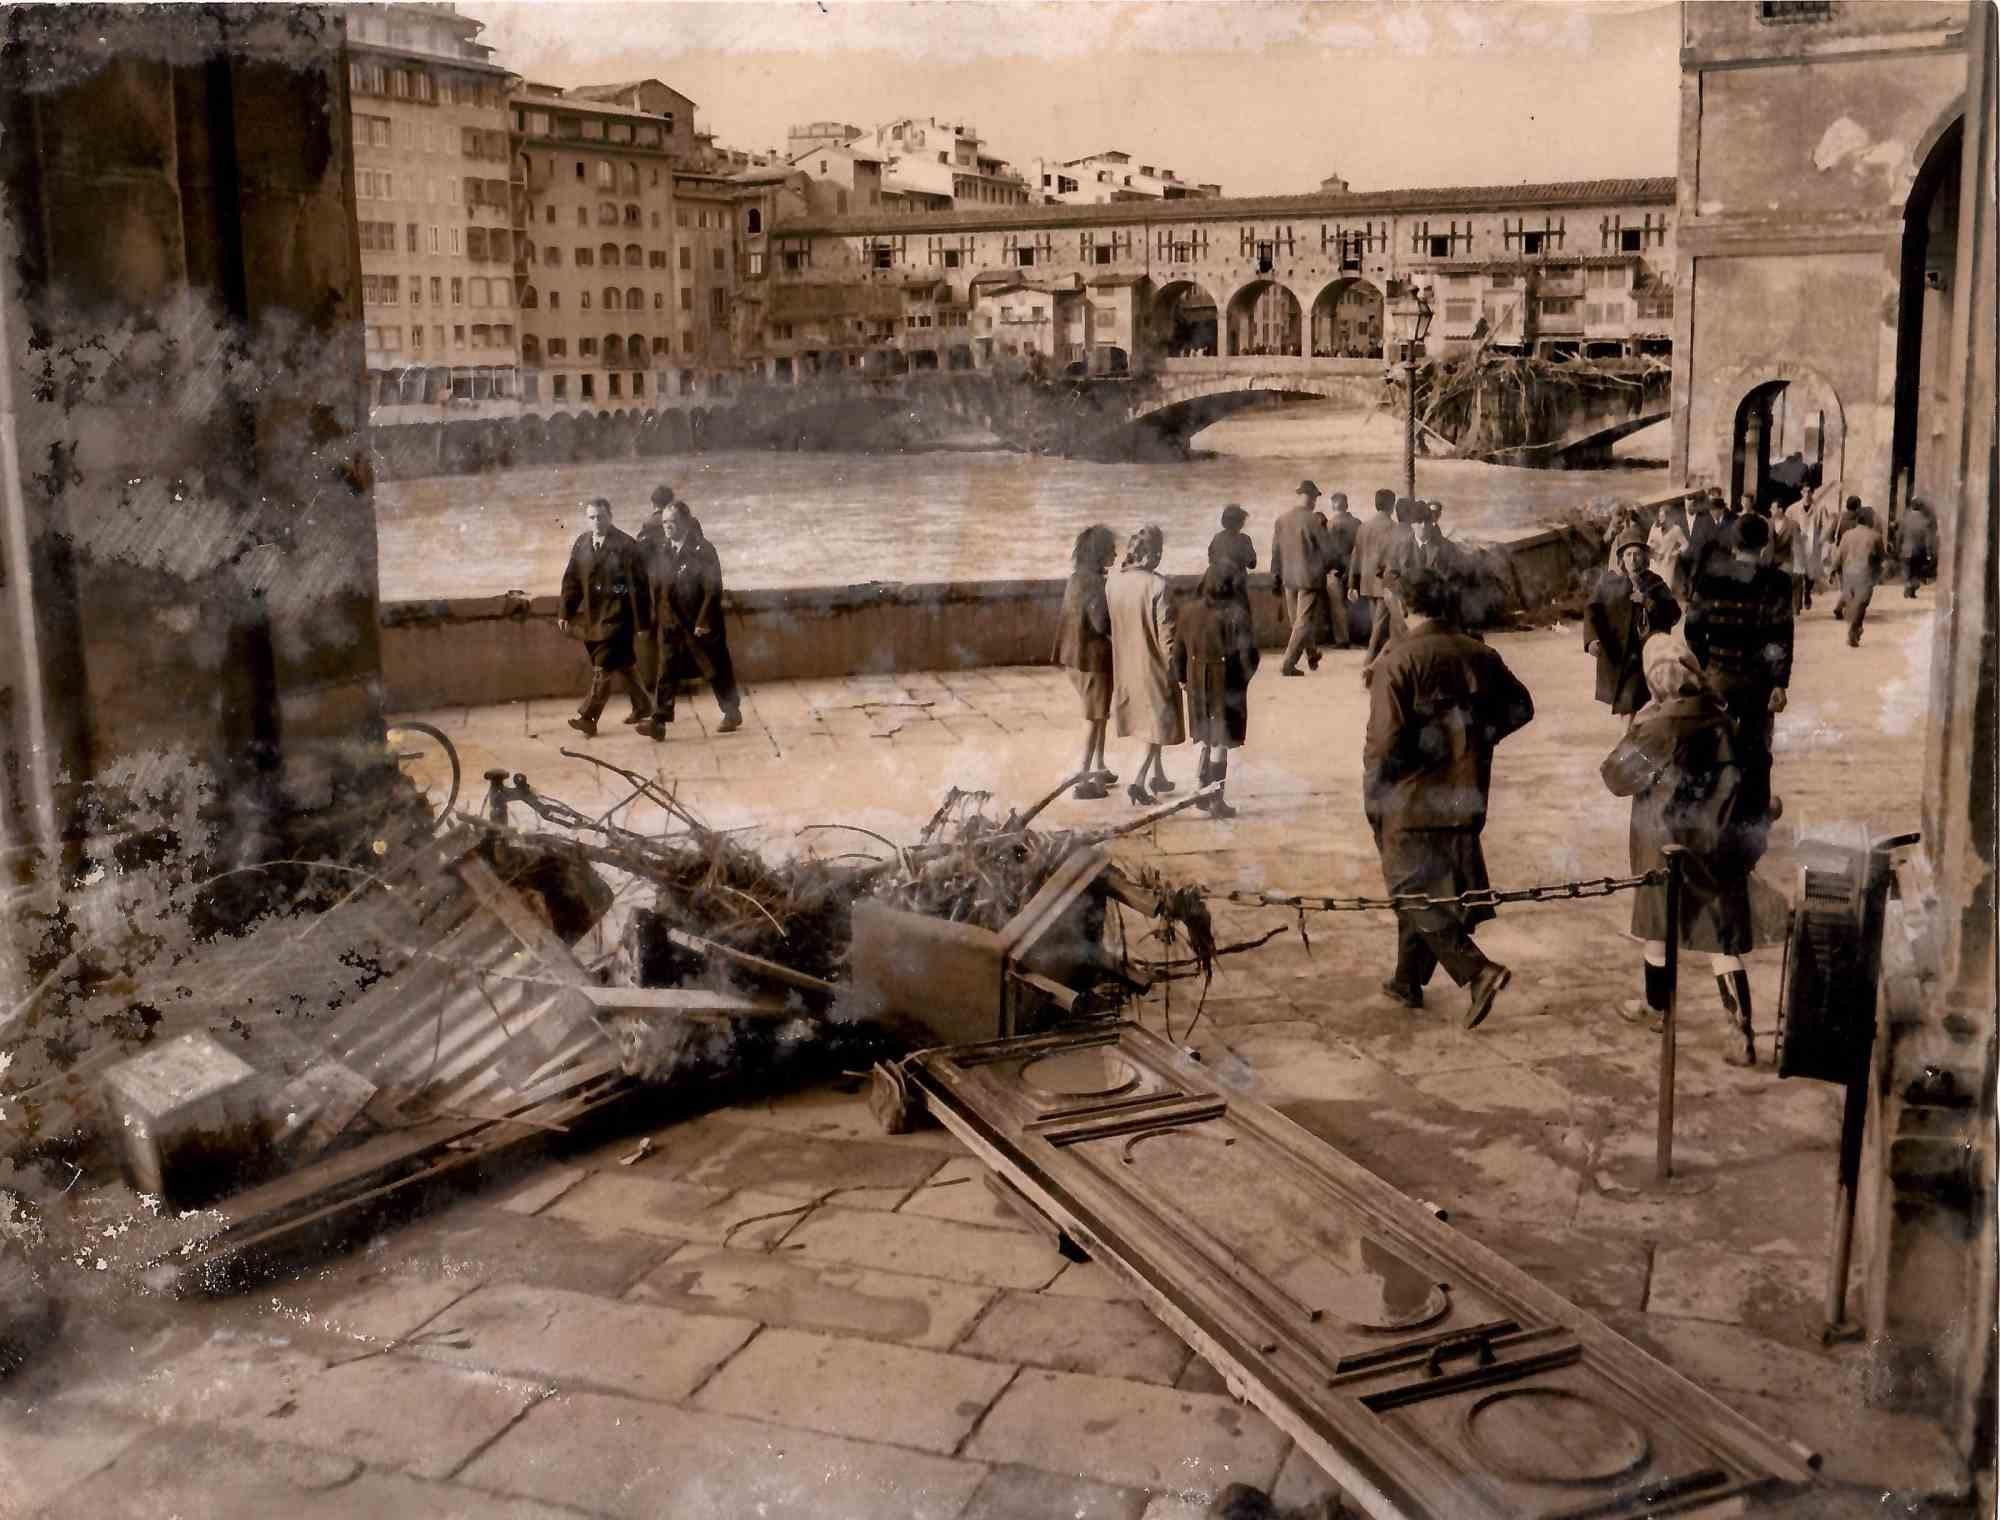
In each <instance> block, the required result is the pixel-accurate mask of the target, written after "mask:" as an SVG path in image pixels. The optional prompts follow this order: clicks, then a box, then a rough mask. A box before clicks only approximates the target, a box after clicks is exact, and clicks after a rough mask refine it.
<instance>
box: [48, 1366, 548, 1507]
mask: <svg viewBox="0 0 2000 1520" xmlns="http://www.w3.org/2000/svg"><path fill="white" fill-rule="evenodd" d="M540 1396H541V1395H540V1392H539V1390H537V1389H536V1388H535V1386H534V1385H532V1384H530V1383H524V1382H517V1381H514V1380H512V1379H508V1378H501V1377H494V1376H490V1375H488V1374H485V1373H476V1372H466V1371H462V1370H460V1369H458V1368H455V1367H443V1366H439V1365H437V1364H435V1363H431V1362H424V1361H417V1360H413V1359H410V1358H406V1357H401V1356H381V1355H370V1354H366V1353H364V1354H362V1355H361V1356H359V1357H358V1358H357V1359H355V1360H353V1361H348V1362H344V1363H341V1364H339V1365H337V1366H333V1367H328V1366H326V1365H325V1362H324V1361H323V1359H321V1358H319V1357H316V1356H312V1355H308V1354H307V1353H305V1352H302V1351H297V1350H293V1349H290V1348H288V1347H285V1346H283V1345H279V1344H272V1343H268V1342H258V1341H254V1340H248V1339H244V1340H236V1341H226V1340H222V1339H219V1338H218V1339H211V1340H209V1341H207V1342H205V1343H203V1344H202V1345H201V1346H199V1347H197V1348H196V1349H195V1350H194V1351H192V1352H189V1353H186V1354H184V1355H181V1356H178V1357H175V1358H173V1359H172V1360H170V1361H167V1362H165V1363H164V1364H162V1365H160V1366H157V1367H155V1368H153V1369H152V1370H151V1371H150V1372H148V1373H145V1374H144V1375H141V1376H137V1377H124V1376H112V1377H109V1378H107V1379H105V1380H103V1381H101V1382H98V1383H95V1384H83V1385H80V1386H78V1387H77V1388H75V1389H73V1390H71V1391H70V1392H69V1393H68V1394H66V1395H65V1398H66V1399H74V1400H75V1401H77V1402H80V1403H85V1404H90V1405H95V1406H98V1407H102V1408H107V1409H112V1410H115V1411H118V1412H120V1413H126V1414H134V1415H139V1416H142V1417H144V1418H146V1419H151V1420H158V1421H166V1422H172V1423H177V1424H184V1423H190V1422H192V1423H200V1424H213V1425H223V1426H226V1427H228V1428H230V1429H233V1430H237V1431H240V1432H242V1433H243V1434H246V1435H250V1436H252V1437H254V1438H256V1439H258V1440H264V1441H282V1442H284V1443H286V1444H289V1445H297V1446H306V1447H311V1448H312V1449H313V1450H315V1451H322V1452H331V1453H333V1454H334V1455H337V1456H345V1457H358V1458H360V1459H361V1460H362V1461H365V1462H367V1463H369V1464H371V1465H375V1464H380V1465H382V1466H386V1467H396V1468H402V1469H404V1470H406V1471H409V1472H411V1473H414V1474H416V1475H418V1476H419V1477H429V1478H443V1477H448V1476H450V1474H451V1473H453V1472H454V1471H456V1470H457V1469H458V1467H459V1466H460V1465H461V1464H463V1463H464V1461H465V1460H466V1458H468V1457H470V1456H471V1455H472V1454H473V1453H474V1452H475V1451H477V1450H479V1448H480V1447H482V1446H484V1445H485V1444H486V1443H487V1442H488V1441H490V1440H492V1439H493V1437H494V1436H496V1435H498V1434H499V1433H500V1432H501V1431H503V1430H505V1429H506V1428H507V1427H508V1426H509V1425H511V1424H512V1423H513V1422H514V1421H515V1420H516V1419H518V1418H519V1417H520V1415H521V1413H522V1411H523V1410H525V1409H527V1408H528V1407H529V1406H530V1405H531V1404H533V1403H534V1402H535V1401H536V1400H537V1399H538V1398H539V1397H540Z"/></svg>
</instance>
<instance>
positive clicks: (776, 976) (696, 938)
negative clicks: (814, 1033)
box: [667, 929, 840, 997]
mask: <svg viewBox="0 0 2000 1520" xmlns="http://www.w3.org/2000/svg"><path fill="white" fill-rule="evenodd" d="M667 942H668V943H669V944H674V945H678V946H680V948H681V949H683V950H691V951H693V952H694V953H695V954H696V955H704V956H708V957H709V958H710V959H713V960H721V961H727V962H729V964H730V965H732V966H737V967H740V968H741V969H742V970H744V971H748V972H749V973H750V974H751V975H753V976H759V977H762V978H764V979H765V980H766V981H771V982H782V983H783V984H784V985H785V986H787V987H796V988H798V989H799V990H800V991H801V992H817V993H820V994H822V995H823V996H826V997H832V996H834V994H836V993H838V992H839V991H840V989H839V988H838V987H836V986H834V984H833V983H832V982H823V981H821V980H820V979H819V978H818V977H816V976H807V975H806V973H805V972H803V971H794V970H793V969H792V968H791V967H790V966H780V965H779V964H778V963H777V962H776V961H767V960H765V959H764V958H763V957H762V956H761V955H752V954H750V952H749V951H747V950H732V949H730V948H729V946H727V945H718V944H717V943H715V941H714V940H710V939H703V938H702V937H701V936H700V935H699V934H689V933H688V932H687V931H686V930H684V929H669V930H667Z"/></svg>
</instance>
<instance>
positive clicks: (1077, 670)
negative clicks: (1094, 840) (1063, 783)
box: [1055, 523, 1118, 801]
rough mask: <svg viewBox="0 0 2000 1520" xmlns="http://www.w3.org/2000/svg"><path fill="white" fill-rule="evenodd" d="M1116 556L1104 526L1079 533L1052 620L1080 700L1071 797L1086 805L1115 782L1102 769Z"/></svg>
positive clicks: (1060, 660)
mask: <svg viewBox="0 0 2000 1520" xmlns="http://www.w3.org/2000/svg"><path fill="white" fill-rule="evenodd" d="M1117 553H1118V540H1117V538H1116V537H1115V536H1114V535H1113V534H1112V532H1111V530H1110V529H1109V528H1107V527H1105V526H1104V524H1102V523H1098V524H1096V525H1095V526H1093V527H1089V528H1085V529H1084V530H1083V531H1082V532H1081V533H1079V534H1077V536H1076V547H1075V548H1074V549H1072V550H1071V551H1070V557H1069V560H1070V576H1069V584H1068V585H1067V586H1066V587H1064V588H1063V602H1062V612H1061V614H1060V615H1059V616H1058V618H1057V622H1056V651H1055V661H1056V663H1057V664H1058V665H1061V666H1064V667H1065V668H1067V669H1068V671H1069V679H1070V684H1071V685H1072V686H1074V687H1075V688H1076V693H1077V696H1078V697H1079V698H1081V699H1082V702H1083V722H1084V733H1083V764H1082V765H1081V766H1080V767H1079V768H1078V770H1077V783H1076V787H1075V790H1074V791H1072V792H1071V794H1070V795H1072V796H1074V797H1079V798H1082V799H1084V800H1085V801H1090V800H1092V799H1095V798H1101V797H1108V796H1110V795H1111V794H1110V793H1109V792H1108V791H1106V790H1105V788H1106V787H1107V786H1114V785H1116V784H1117V781H1118V778H1117V777H1116V776H1114V775H1113V774H1112V773H1111V772H1110V771H1108V770H1106V769H1105V768H1104V725H1105V723H1106V722H1107V721H1108V720H1109V719H1110V717H1111V609H1110V607H1109V606H1108V605H1107V604H1106V602H1105V600H1104V577H1105V575H1106V574H1107V573H1108V572H1109V571H1110V569H1111V561H1112V558H1113V557H1114V556H1115V555H1116V554H1117Z"/></svg>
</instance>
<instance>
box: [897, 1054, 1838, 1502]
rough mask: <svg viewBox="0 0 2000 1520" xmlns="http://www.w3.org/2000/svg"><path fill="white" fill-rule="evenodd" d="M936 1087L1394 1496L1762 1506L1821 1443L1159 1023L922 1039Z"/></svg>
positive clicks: (1099, 1246) (1280, 1407) (962, 1134)
mask: <svg viewBox="0 0 2000 1520" xmlns="http://www.w3.org/2000/svg"><path fill="white" fill-rule="evenodd" d="M912 1065H913V1071H912V1076H913V1078H914V1080H915V1081H916V1083H917V1085H918V1086H919V1088H920V1089H921V1090H922V1091H923V1093H924V1095H925V1097H926V1099H927V1101H928V1103H929V1106H930V1109H931V1111H932V1113H933V1114H935V1115H936V1117H937V1118H938V1119H939V1120H941V1121H942V1122H943V1123H944V1125H945V1126H946V1127H947V1128H949V1129H950V1130H951V1131H952V1132H953V1133H954V1134H956V1135H957V1136H958V1137H959V1138H960V1139H961V1140H963V1141H964V1142H965V1143H966V1144H967V1145H968V1146H970V1147H971V1148H972V1150H973V1151H974V1152H975V1153H976V1154H977V1155H979V1157H980V1158H981V1159H982V1160H983V1161H984V1162H985V1163H986V1164H987V1165H988V1166H989V1167H991V1168H992V1169H993V1170H994V1171H995V1172H996V1173H997V1174H999V1175H1000V1176H1001V1177H1002V1178H1004V1179H1005V1180H1006V1181H1007V1182H1009V1183H1010V1184H1012V1186H1013V1187H1014V1188H1016V1189H1018V1190H1019V1192H1020V1193H1022V1194H1023V1195H1025V1196H1026V1198H1027V1199H1028V1200H1029V1201H1030V1202H1031V1203H1032V1204H1034V1206H1035V1207H1036V1208H1038V1209H1040V1210H1041V1211H1042V1212H1043V1213H1045V1214H1046V1215H1047V1216H1048V1217H1049V1218H1050V1219H1051V1220H1052V1221H1054V1222H1055V1223H1056V1224H1057V1225H1058V1226H1059V1227H1060V1228H1061V1229H1062V1230H1063V1231H1064V1232H1065V1233H1067V1234H1068V1235H1069V1236H1070V1237H1071V1238H1072V1239H1073V1240H1074V1241H1075V1242H1076V1243H1077V1244H1078V1245H1080V1246H1082V1247H1083V1249H1084V1250H1086V1251H1088V1252H1089V1253H1090V1255H1091V1256H1092V1258H1093V1259H1095V1260H1097V1261H1099V1262H1102V1263H1103V1264H1104V1265H1106V1266H1107V1267H1109V1268H1110V1269H1112V1270H1113V1271H1115V1272H1117V1273H1118V1274H1120V1275H1121V1276H1122V1277H1124V1278H1126V1279H1127V1280H1128V1281H1130V1282H1131V1283H1132V1284H1133V1285H1134V1286H1135V1287H1136V1288H1137V1289H1138V1290H1139V1291H1140V1293H1141V1294H1142V1295H1143V1296H1144V1298H1145V1299H1146V1301H1147V1302H1148V1304H1150V1305H1151V1307H1152V1308H1153V1310H1154V1312H1155V1313H1157V1314H1158V1315H1159V1316H1160V1317H1161V1319H1163V1320H1164V1321H1165V1322H1166V1323H1167V1324H1168V1325H1169V1326H1170V1327H1171V1328H1172V1329H1173V1330H1174V1331H1175V1332H1176V1333H1177V1334H1179V1335H1180V1336H1181V1338H1182V1339H1184V1340H1186V1341H1187V1342H1188V1343H1189V1344H1190V1345H1192V1346H1193V1347H1194V1348H1195V1349H1196V1350H1197V1351H1199V1352H1200V1353H1201V1354H1202V1355H1204V1356H1206V1357H1207V1358H1208V1359H1209V1360H1210V1361H1211V1362H1213V1363H1215V1364H1216V1366H1218V1367H1219V1368H1221V1369H1222V1371H1223V1372H1224V1374H1225V1375H1226V1376H1227V1377H1228V1378H1229V1379H1230V1380H1231V1382H1232V1384H1233V1385H1234V1386H1236V1387H1237V1388H1239V1389H1240V1390H1241V1391H1242V1393H1243V1394H1244V1395H1245V1396H1246V1397H1248V1398H1249V1399H1250V1401H1251V1402H1253V1403H1255V1404H1256V1405H1257V1407H1258V1408H1259V1409H1261V1410H1263V1412H1264V1413H1265V1414H1266V1415H1267V1416H1269V1417H1270V1418H1271V1420H1272V1421H1273V1422H1274V1423H1276V1424H1277V1425H1279V1426H1281V1427H1282V1428H1283V1429H1284V1430H1285V1431H1287V1432H1288V1433H1289V1434H1290V1435H1291V1436H1292V1437H1293V1438H1294V1439H1296V1440H1297V1441H1298V1442H1299V1443H1300V1444H1301V1445H1302V1446H1304V1447H1305V1448H1306V1450H1307V1452H1308V1453H1309V1454H1310V1455H1311V1456H1312V1457H1313V1458H1314V1459H1315V1460H1316V1461H1317V1462H1319V1463H1320V1465H1321V1466H1322V1467H1324V1468H1325V1469H1326V1471H1327V1472H1328V1473H1329V1474H1330V1475H1331V1476H1332V1477H1333V1478H1334V1479H1335V1480H1336V1481H1338V1482H1339V1483H1340V1484H1341V1485H1342V1487H1344V1488H1345V1489H1346V1490H1347V1491H1348V1493H1349V1494H1350V1495H1351V1496H1352V1497H1353V1499H1354V1500H1355V1501H1356V1502H1357V1503H1359V1504H1360V1505H1362V1506H1363V1507H1364V1508H1365V1509H1366V1510H1367V1511H1368V1513H1370V1514H1371V1515H1374V1516H1377V1517H1380V1520H1390V1517H1414V1516H1434V1517H1438V1520H1446V1517H1449V1520H1462V1517H1474V1516H1477V1517H1488V1516H1490V1517H1536V1520H1600V1517H1602V1520H1612V1517H1618V1516H1635V1515H1661V1514H1672V1513H1681V1512H1685V1511H1690V1510H1695V1509H1709V1508H1711V1507H1713V1506H1721V1505H1729V1506H1730V1507H1740V1506H1741V1503H1742V1501H1743V1499H1744V1498H1745V1497H1746V1496H1749V1495H1752V1494H1755V1493H1758V1492H1760V1491H1764V1490H1767V1489H1772V1488H1774V1487H1775V1486H1777V1485H1782V1484H1787V1483H1800V1482H1805V1481H1808V1480H1809V1479H1810V1477H1811V1471H1810V1469H1811V1466H1812V1465H1814V1461H1813V1459H1812V1457H1811V1456H1810V1454H1809V1453H1806V1452H1804V1451H1803V1450H1801V1449H1800V1448H1798V1447H1797V1446H1795V1445H1793V1444H1791V1443H1788V1442H1784V1441H1780V1440H1778V1439H1777V1438H1775V1437H1773V1436H1770V1435H1768V1434H1766V1433H1765V1432H1763V1431H1761V1430H1759V1429H1758V1428H1757V1427H1756V1426H1754V1425H1752V1424H1750V1423H1749V1422H1748V1421H1747V1420H1744V1419H1743V1418H1742V1417H1741V1416H1739V1415H1737V1414H1736V1413H1734V1412H1733V1411H1732V1410H1730V1409H1729V1408H1728V1407H1727V1406H1725V1405H1724V1404H1722V1403H1720V1402H1719V1401H1718V1400H1716V1399H1715V1398H1713V1397H1711V1396H1710V1395H1709V1394H1707V1393H1705V1392H1704V1391H1703V1390H1701V1389H1700V1388H1698V1387H1696V1386H1695V1385H1694V1384H1693V1383H1690V1382H1688V1381H1687V1380H1686V1379H1685V1378H1683V1377H1681V1376H1680V1375H1679V1374H1677V1373H1675V1372H1674V1371H1673V1370H1672V1369H1670V1368H1668V1367H1666V1366H1664V1365H1663V1364H1661V1363H1660V1362H1658V1361H1656V1360H1655V1359H1653V1358H1652V1357H1650V1356H1648V1355H1646V1353H1644V1352H1642V1351H1641V1350H1639V1349H1638V1348H1637V1347H1636V1346H1634V1345H1632V1344H1631V1343H1630V1342H1629V1341H1627V1340H1625V1339H1623V1338H1622V1337H1620V1336H1618V1335H1616V1334H1614V1333H1613V1332H1612V1331H1611V1330H1609V1329H1608V1328H1607V1327H1605V1326H1604V1325H1602V1324H1600V1323H1599V1322H1598V1321H1596V1320H1595V1319H1593V1318H1591V1317H1590V1316H1589V1315H1587V1314H1585V1313H1584V1312H1583V1311H1582V1310H1580V1309H1578V1308H1576V1307H1575V1306H1574V1305H1573V1304H1571V1303H1569V1302H1568V1301H1567V1300H1565V1299H1563V1298H1561V1297H1559V1296H1558V1295H1556V1294H1554V1293H1552V1292H1550V1291H1549V1290H1548V1289H1546V1288H1544V1287H1542V1286H1541V1285H1540V1284H1538V1283H1536V1282H1535V1281H1534V1280H1533V1279H1531V1278H1529V1277H1528V1276H1527V1275H1526V1274H1524V1273H1522V1272H1521V1271H1519V1270H1518V1269H1516V1268H1514V1267H1512V1266H1510V1265H1508V1264H1507V1263H1506V1262H1505V1261H1502V1260H1501V1259H1500V1258H1499V1257H1497V1256H1495V1255H1494V1254H1493V1253H1492V1252H1491V1251H1488V1250H1486V1249H1485V1248H1483V1247H1481V1246H1479V1245H1477V1244H1475V1243H1474V1242H1472V1241H1470V1240H1468V1239H1466V1238H1465V1237H1464V1236H1462V1235H1460V1234H1459V1233H1457V1232H1456V1231H1455V1230H1453V1229H1452V1228H1451V1227H1450V1226H1449V1225H1446V1224H1444V1223H1443V1222H1441V1221H1440V1220H1438V1219H1437V1218H1436V1217H1435V1216H1434V1215H1433V1214H1432V1213H1431V1212H1430V1210H1428V1209H1426V1208H1425V1207H1423V1206H1422V1205H1420V1204H1418V1203H1416V1202H1415V1201H1414V1200H1412V1199H1410V1198H1408V1197H1406V1196H1404V1195H1403V1194H1401V1193H1399V1192H1397V1191H1396V1190H1395V1189H1394V1188H1392V1187H1390V1186H1389V1185H1388V1184H1387V1183H1385V1182H1383V1181H1382V1180H1381V1179H1380V1178H1379V1177H1377V1176H1375V1175H1374V1174H1373V1173H1371V1172H1369V1171H1367V1170H1366V1169H1364V1168H1363V1167H1361V1166H1359V1165H1357V1164H1355V1163H1354V1162H1353V1161H1350V1160H1349V1159H1348V1158H1346V1157H1345V1156H1343V1155H1341V1154H1340V1152H1338V1151H1336V1150H1334V1149H1333V1148H1332V1147H1331V1146H1328V1145H1327V1144H1325V1143H1324V1142H1322V1141H1320V1140H1318V1139H1316V1138H1315V1137H1313V1136H1312V1135H1310V1134H1308V1133H1306V1132H1305V1131H1304V1130H1302V1129H1300V1128H1299V1127H1297V1126H1296V1125H1294V1124H1292V1123H1291V1122H1290V1121H1289V1120H1287V1119H1285V1118H1284V1117H1283V1116H1281V1115H1279V1114H1278V1113H1276V1112H1274V1111H1273V1110H1272V1109H1270V1108H1268V1107H1266V1106H1265V1105H1264V1104H1261V1103H1257V1102H1253V1101H1248V1100H1245V1099H1243V1098H1240V1097H1236V1096H1233V1095H1227V1094H1225V1093H1224V1091H1223V1090H1222V1089H1221V1088H1220V1087H1218V1086H1217V1085H1216V1084H1215V1083H1214V1082H1213V1081H1212V1080H1211V1079H1210V1077H1209V1076H1208V1074H1207V1073H1206V1072H1205V1071H1204V1070H1203V1069H1202V1068H1201V1067H1200V1066H1199V1065H1197V1064H1195V1063H1194V1062H1192V1061H1191V1060H1189V1059H1188V1058H1186V1057H1185V1056H1184V1055H1182V1054H1181V1053H1180V1052H1179V1051H1177V1050H1176V1049H1175V1048H1174V1047H1173V1046H1171V1045H1169V1044H1167V1043H1166V1042H1165V1041H1163V1040H1161V1039H1160V1038H1158V1037H1157V1036H1155V1035H1152V1034H1150V1033H1148V1032H1146V1031H1145V1030H1143V1029H1140V1028H1138V1027H1136V1026H1134V1025H1129V1024H1124V1025H1116V1026H1107V1027H1105V1028H1103V1029H1098V1030H1092V1031H1088V1032H1077V1033H1064V1034H1056V1035H1046V1036H1041V1037H1038V1038H1033V1039H1017V1040H997V1041H992V1042H989V1043H986V1044H980V1045H967V1046H958V1047H954V1048H947V1049H942V1050H934V1051H930V1052H928V1053H926V1054H923V1055H920V1056H918V1057H915V1058H914V1060H913V1063H912Z"/></svg>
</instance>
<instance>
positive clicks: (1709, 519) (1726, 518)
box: [1681, 486, 1735, 588]
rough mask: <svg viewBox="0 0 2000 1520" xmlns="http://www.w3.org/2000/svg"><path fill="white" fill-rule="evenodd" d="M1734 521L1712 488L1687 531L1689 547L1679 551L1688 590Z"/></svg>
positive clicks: (1682, 573) (1718, 493) (1683, 578)
mask: <svg viewBox="0 0 2000 1520" xmlns="http://www.w3.org/2000/svg"><path fill="white" fill-rule="evenodd" d="M1733 521H1735V519H1734V518H1732V517H1731V516H1730V514H1729V509H1728V507H1727V506H1726V505H1725V504H1724V503H1723V499H1722V492H1721V491H1719V490H1717V489H1716V488H1715V487H1713V486H1711V487H1710V488H1709V492H1708V495H1707V497H1706V498H1705V499H1704V500H1703V501H1702V504H1701V510H1700V511H1699V512H1697V513H1696V514H1695V517H1694V521H1693V523H1692V525H1691V526H1690V527H1689V529H1688V546H1687V548H1685V549H1684V550H1682V551H1681V577H1682V580H1683V581H1684V582H1685V584H1686V585H1688V586H1689V587H1690V588H1692V587H1693V585H1694V583H1695V579H1696V577H1698V576H1699V575H1700V574H1701V571H1702V566H1703V565H1705V564H1706V563H1707V562H1708V557H1709V555H1710V554H1711V553H1712V552H1714V551H1715V550H1716V549H1717V547H1718V546H1719V545H1720V544H1721V542H1722V540H1723V537H1724V536H1725V535H1726V534H1727V533H1728V531H1729V525H1730V523H1731V522H1733Z"/></svg>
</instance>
